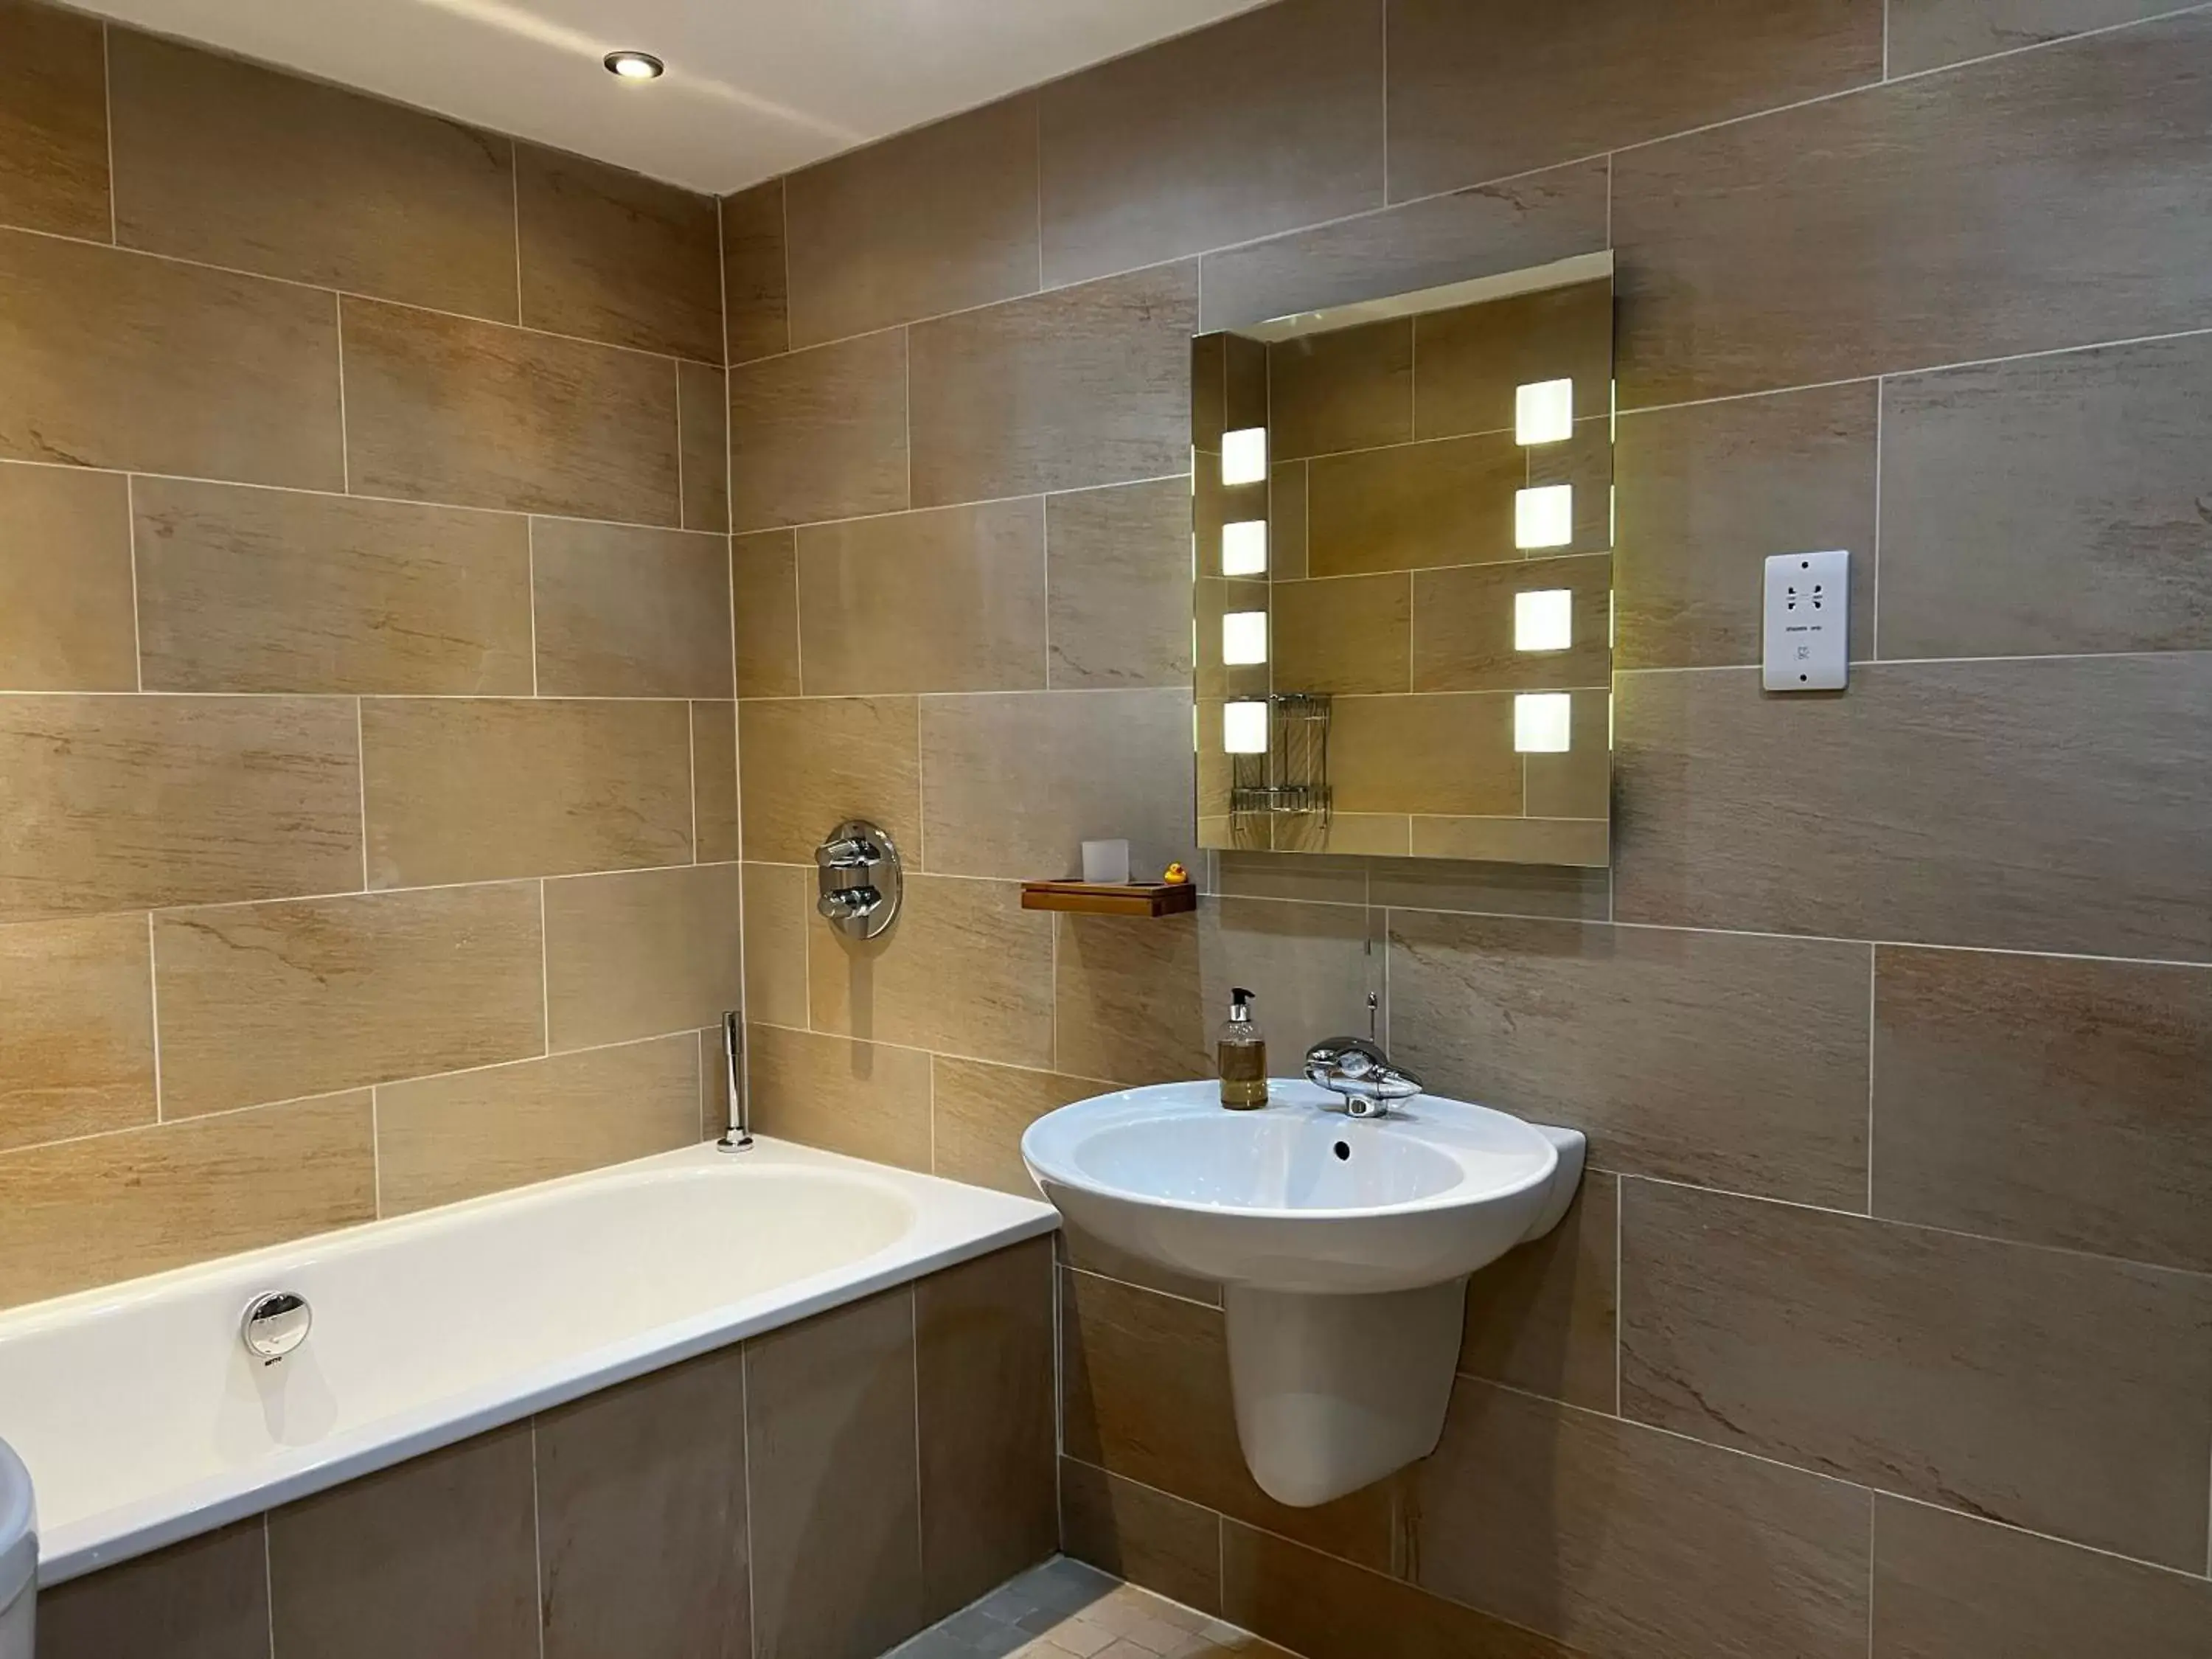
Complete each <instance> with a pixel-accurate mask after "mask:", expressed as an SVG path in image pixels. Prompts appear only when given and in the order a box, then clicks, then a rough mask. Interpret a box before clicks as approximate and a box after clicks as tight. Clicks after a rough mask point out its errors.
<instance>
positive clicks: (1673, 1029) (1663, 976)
mask: <svg viewBox="0 0 2212 1659" xmlns="http://www.w3.org/2000/svg"><path fill="white" fill-rule="evenodd" d="M1871 971H1872V970H1871V969H1870V967H1869V951H1868V947H1867V946H1865V945H1844V944H1838V943H1832V942H1830V941H1826V940H1814V939H1769V938H1759V937H1753V936H1748V935H1741V934H1729V933H1678V932H1674V931H1673V930H1671V929H1664V928H1650V927H1590V926H1587V925H1583V924H1578V923H1571V922H1557V921H1506V920H1504V919H1497V920H1492V919H1486V918H1476V917H1472V916H1440V915H1437V916H1427V915H1407V914H1396V913H1394V915H1392V917H1391V931H1390V1036H1391V1041H1392V1044H1393V1047H1394V1049H1395V1052H1396V1053H1397V1054H1398V1055H1399V1057H1400V1058H1401V1059H1403V1060H1405V1061H1406V1062H1407V1064H1409V1065H1411V1066H1413V1067H1414V1069H1415V1070H1417V1071H1419V1072H1420V1073H1422V1075H1423V1076H1424V1077H1425V1078H1426V1079H1428V1081H1429V1082H1430V1083H1431V1085H1434V1086H1436V1087H1437V1088H1438V1089H1440V1090H1442V1091H1443V1092H1445V1093H1447V1094H1456V1095H1459V1096H1462V1097H1463V1098H1466V1099H1468V1100H1480V1101H1482V1102H1485V1103H1487V1104H1490V1105H1492V1106H1497V1107H1499V1108H1502V1109H1504V1110H1506V1111H1510V1112H1514V1113H1517V1114H1519V1115H1522V1116H1525V1117H1529V1118H1533V1119H1534V1120H1535V1121H1539V1122H1548V1123H1564V1124H1567V1125H1570V1126H1571V1127H1575V1128H1578V1129H1582V1130H1584V1131H1586V1132H1587V1133H1589V1137H1590V1158H1591V1161H1592V1162H1593V1163H1595V1164H1599V1165H1600V1166H1601V1167H1603V1168H1606V1169H1612V1170H1626V1171H1629V1172H1630V1173H1632V1174H1637V1175H1650V1176H1662V1177H1664V1178H1666V1179H1668V1180H1675V1181H1696V1182H1705V1183H1708V1184H1710V1185H1712V1186H1716V1187H1724V1188H1733V1189H1735V1190H1736V1191H1740V1192H1754V1193H1763V1194H1768V1195H1770V1196H1772V1197H1776V1198H1787V1199H1792V1200H1796V1201H1799V1202H1802V1203H1808V1204H1825V1205H1830V1206H1835V1207H1838V1208H1845V1209H1852V1210H1859V1209H1863V1208H1864V1207H1865V1206H1866V1159H1867V1145H1866V1120H1867V1001H1868V994H1869V990H1868V987H1869V975H1870V973H1871ZM1777 1030H1787V1031H1789V1032H1790V1042H1787V1043H1784V1044H1778V1043H1777V1042H1774V1040H1773V1035H1772V1034H1773V1033H1774V1032H1775V1031H1777Z"/></svg>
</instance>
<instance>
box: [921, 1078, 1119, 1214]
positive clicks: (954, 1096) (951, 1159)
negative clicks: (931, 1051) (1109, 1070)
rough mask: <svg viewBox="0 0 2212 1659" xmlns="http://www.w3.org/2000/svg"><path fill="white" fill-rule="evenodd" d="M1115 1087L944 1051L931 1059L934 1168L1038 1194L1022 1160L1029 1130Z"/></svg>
mask: <svg viewBox="0 0 2212 1659" xmlns="http://www.w3.org/2000/svg"><path fill="white" fill-rule="evenodd" d="M1110 1086H1111V1085H1108V1084H1104V1083H1098V1082H1094V1081H1092V1080H1091V1079H1089V1078H1080V1077H1067V1076H1065V1075H1063V1074H1062V1073H1059V1072H1038V1071H1031V1070H1030V1069H1028V1068H1026V1067H1024V1066H987V1065H985V1064H984V1063H983V1062H982V1061H981V1060H955V1059H953V1058H951V1056H950V1055H947V1054H937V1055H934V1056H933V1057H932V1060H931V1062H930V1121H931V1123H932V1125H933V1133H934V1140H933V1147H934V1152H935V1157H934V1158H933V1170H932V1173H933V1174H936V1175H941V1176H945V1178H946V1179H947V1180H948V1181H964V1182H968V1183H969V1185H970V1186H975V1187H995V1188H998V1189H999V1190H1000V1192H1002V1193H1012V1194H1014V1195H1015V1196H1016V1197H1018V1198H1034V1197H1036V1193H1037V1188H1036V1182H1034V1181H1031V1180H1030V1173H1029V1169H1028V1167H1027V1166H1026V1165H1025V1164H1023V1162H1022V1135H1023V1133H1024V1132H1025V1131H1026V1130H1027V1129H1028V1128H1029V1127H1030V1124H1032V1123H1034V1122H1036V1121H1037V1119H1039V1118H1041V1117H1042V1116H1043V1115H1045V1114H1046V1113H1047V1112H1050V1111H1055V1110H1057V1109H1059V1108H1060V1107H1062V1106H1066V1105H1067V1104H1069V1103H1072V1102H1074V1101H1078V1100H1087V1099H1089V1098H1090V1097H1091V1096H1093V1095H1097V1094H1104V1093H1106V1092H1108V1091H1109V1088H1110Z"/></svg>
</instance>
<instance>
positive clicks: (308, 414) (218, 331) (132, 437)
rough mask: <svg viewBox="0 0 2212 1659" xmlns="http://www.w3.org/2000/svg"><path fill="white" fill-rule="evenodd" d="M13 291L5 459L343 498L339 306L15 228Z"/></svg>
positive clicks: (0, 404)
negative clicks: (286, 487) (337, 492)
mask: <svg viewBox="0 0 2212 1659" xmlns="http://www.w3.org/2000/svg"><path fill="white" fill-rule="evenodd" d="M0 287H4V288H5V289H6V290H7V293H8V304H9V316H10V319H11V322H12V324H13V326H11V327H10V328H9V331H8V333H7V334H6V336H5V337H0V454H4V455H6V456H8V457H10V458H12V459H17V460H30V461H61V462H65V463H68V464H70V465H82V466H105V467H117V468H125V467H127V468H130V469H132V470H134V471H143V472H173V473H186V474H191V475H192V476H195V477H208V478H238V479H241V480H244V481H245V482H246V483H269V484H295V485H298V486H300V487H301V488H303V489H343V488H344V487H345V468H344V458H343V455H342V453H340V451H341V438H340V432H341V428H340V424H339V417H338V354H337V309H336V302H335V301H332V300H331V296H330V295H327V294H319V293H316V292H314V291H313V290H312V289H303V288H294V287H291V286H289V285H288V284H285V283H271V282H266V281H264V280H263V279H262V278H260V277H258V276H234V275H233V274H232V273H230V272H228V271H222V270H204V269H202V268H200V267H198V266H195V265H180V264H171V263H170V262H168V261H167V260H165V259H149V258H145V257H144V256H143V255H140V254H134V253H124V252H116V251H114V250H112V249H108V248H97V247H88V246H84V245H82V244H81V243H76V242H65V241H57V240H53V239H52V238H50V237H44V236H31V235H25V234H19V233H15V232H6V233H0ZM355 482H356V483H362V479H360V478H358V477H356V480H355Z"/></svg>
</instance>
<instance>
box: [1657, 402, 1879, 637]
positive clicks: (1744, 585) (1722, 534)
mask: <svg viewBox="0 0 2212 1659" xmlns="http://www.w3.org/2000/svg"><path fill="white" fill-rule="evenodd" d="M1619 431H1620V438H1619V444H1620V447H1619V451H1618V459H1617V463H1616V468H1617V473H1618V477H1619V485H1618V489H1619V495H1618V498H1617V506H1618V510H1619V513H1620V523H1621V526H1622V534H1621V538H1620V550H1619V551H1618V552H1617V553H1615V554H1614V556H1613V580H1614V582H1615V584H1616V586H1615V588H1614V594H1613V602H1614V606H1615V610H1614V626H1615V629H1616V638H1615V641H1614V651H1615V653H1616V660H1617V661H1618V662H1619V664H1620V666H1621V667H1623V668H1710V667H1718V666H1723V665H1736V664H1743V663H1755V662H1757V661H1758V660H1759V629H1760V626H1761V621H1760V613H1759V606H1760V604H1761V599H1760V594H1761V592H1762V591H1763V589H1762V587H1761V583H1762V582H1763V581H1764V580H1765V560H1766V557H1767V556H1768V555H1769V554H1772V553H1802V552H1810V551H1814V550H1819V549H1824V548H1835V547H1841V548H1846V549H1848V550H1850V555H1851V655H1852V657H1854V658H1855V659H1865V658H1868V657H1870V656H1872V655H1873V654H1874V600H1875V579H1874V532H1875V386H1874V384H1873V383H1872V382H1871V381H1857V382H1855V383H1852V384H1850V385H1847V386H1814V387H1810V388H1808V389H1807V390H1805V391H1802V392H1776V393H1775V394H1773V395H1772V396H1771V397H1759V398H1734V399H1730V400H1729V401H1727V402H1724V403H1717V404H1685V405H1683V406H1681V407H1679V408H1674V409H1657V410H1646V411H1644V412H1641V413H1638V414H1632V415H1624V416H1621V418H1620V425H1619Z"/></svg>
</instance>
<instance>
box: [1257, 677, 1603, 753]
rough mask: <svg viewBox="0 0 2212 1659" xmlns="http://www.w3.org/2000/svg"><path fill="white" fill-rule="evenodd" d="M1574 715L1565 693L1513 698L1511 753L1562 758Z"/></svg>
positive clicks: (1571, 734)
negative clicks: (1558, 756)
mask: <svg viewBox="0 0 2212 1659" xmlns="http://www.w3.org/2000/svg"><path fill="white" fill-rule="evenodd" d="M1232 707H1233V705H1232ZM1574 715H1575V700H1574V699H1573V698H1572V697H1571V696H1568V695H1567V693H1565V691H1522V692H1520V693H1518V694H1516V696H1515V697H1514V699H1513V750H1514V752H1515V753H1516V754H1520V755H1564V754H1565V753H1566V751H1567V750H1569V749H1571V747H1573V745H1574Z"/></svg>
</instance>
